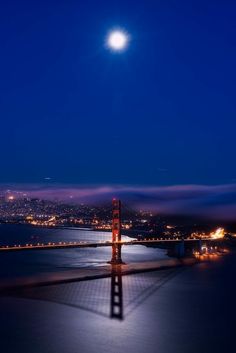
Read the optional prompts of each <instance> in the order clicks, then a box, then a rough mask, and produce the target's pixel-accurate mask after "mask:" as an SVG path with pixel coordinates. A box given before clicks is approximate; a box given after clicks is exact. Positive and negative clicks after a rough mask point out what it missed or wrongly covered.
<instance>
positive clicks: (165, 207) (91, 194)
mask: <svg viewBox="0 0 236 353" xmlns="http://www.w3.org/2000/svg"><path fill="white" fill-rule="evenodd" d="M0 194H2V195H9V196H15V197H29V198H40V199H46V200H58V201H63V202H66V203H75V204H79V203H85V204H88V205H91V204H95V205H101V204H103V203H104V202H105V203H110V202H111V199H112V198H113V197H118V198H121V200H122V201H123V202H124V203H127V204H130V205H132V206H133V207H135V208H136V209H144V210H149V211H153V212H156V213H159V214H160V215H162V214H165V215H186V216H197V217H198V216H199V217H203V218H209V219H215V220H217V219H218V220H235V213H236V202H235V199H236V184H226V185H174V186H162V187H155V186H152V187H147V186H132V185H93V186H92V185H87V186H85V185H65V184H64V185H59V184H57V185H54V186H52V185H42V184H32V185H24V184H15V185H14V184H8V185H0Z"/></svg>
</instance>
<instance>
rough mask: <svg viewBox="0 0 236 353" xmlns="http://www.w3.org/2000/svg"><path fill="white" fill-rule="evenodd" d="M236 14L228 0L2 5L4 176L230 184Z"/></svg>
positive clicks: (235, 126) (234, 166)
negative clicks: (119, 39) (116, 32)
mask: <svg viewBox="0 0 236 353" xmlns="http://www.w3.org/2000/svg"><path fill="white" fill-rule="evenodd" d="M235 15H236V2H235V1H232V0H225V1H222V0H221V1H217V0H196V1H195V0H193V1H189V0H181V1H177V0H175V1H171V0H165V1H164V0H163V1H157V0H155V1H150V0H147V1H143V0H142V1H138V0H136V1H130V0H122V1H112V0H107V1H102V0H100V1H95V0H94V1H91V0H86V1H82V0H81V1H79V0H77V1H70V0H64V1H62V0H56V1H52V0H47V1H46V0H40V1H38V0H34V1H32V0H30V1H26V0H21V1H19V0H14V1H13V0H8V1H2V2H1V10H0V33H1V37H0V39H1V40H0V43H1V44H0V45H1V55H0V92H1V94H0V117H1V139H0V149H1V173H0V183H27V184H29V183H43V182H44V180H45V179H44V178H46V177H50V178H52V179H51V180H52V182H55V183H61V184H63V183H64V184H67V185H68V184H82V185H84V184H86V185H89V184H91V185H92V184H93V185H94V184H103V185H107V184H109V185H115V184H122V185H143V186H153V185H156V186H167V185H180V184H183V185H184V184H198V185H203V184H204V185H211V184H232V183H235V181H236V163H235V130H236V118H235V117H236V100H235V91H236V90H235V85H236V65H235V63H236V25H235ZM116 28H121V29H123V30H124V31H126V32H127V33H128V34H129V36H130V42H129V45H128V47H127V49H126V50H125V51H123V52H122V53H115V52H112V51H111V50H108V49H107V47H106V45H105V41H106V36H107V34H108V33H109V31H111V30H112V29H116Z"/></svg>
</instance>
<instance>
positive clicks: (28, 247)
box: [0, 238, 215, 252]
mask: <svg viewBox="0 0 236 353" xmlns="http://www.w3.org/2000/svg"><path fill="white" fill-rule="evenodd" d="M201 240H203V241H213V240H215V239H210V238H204V239H201ZM182 241H183V240H182V239H147V240H132V241H120V242H116V243H113V242H110V241H104V242H95V243H92V242H68V243H66V242H59V243H53V242H51V243H46V244H45V243H37V244H18V245H3V246H0V252H8V251H23V250H55V249H73V248H97V247H105V246H113V245H115V244H119V245H148V244H168V243H180V242H182ZM196 241H199V239H195V238H194V239H193V238H187V239H184V242H196Z"/></svg>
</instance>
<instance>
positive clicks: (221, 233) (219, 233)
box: [210, 228, 225, 239]
mask: <svg viewBox="0 0 236 353" xmlns="http://www.w3.org/2000/svg"><path fill="white" fill-rule="evenodd" d="M224 236H225V230H224V228H217V229H216V231H215V232H212V233H210V238H212V239H221V238H224Z"/></svg>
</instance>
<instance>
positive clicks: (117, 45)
mask: <svg viewBox="0 0 236 353" xmlns="http://www.w3.org/2000/svg"><path fill="white" fill-rule="evenodd" d="M128 42H129V36H128V34H127V33H125V32H124V31H122V30H114V31H111V32H110V33H109V35H108V37H107V46H108V47H109V48H110V49H112V50H113V51H118V52H119V51H123V50H125V49H126V47H127V45H128Z"/></svg>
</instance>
